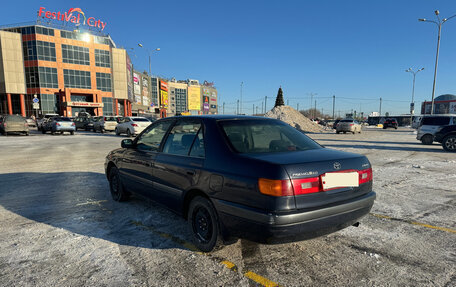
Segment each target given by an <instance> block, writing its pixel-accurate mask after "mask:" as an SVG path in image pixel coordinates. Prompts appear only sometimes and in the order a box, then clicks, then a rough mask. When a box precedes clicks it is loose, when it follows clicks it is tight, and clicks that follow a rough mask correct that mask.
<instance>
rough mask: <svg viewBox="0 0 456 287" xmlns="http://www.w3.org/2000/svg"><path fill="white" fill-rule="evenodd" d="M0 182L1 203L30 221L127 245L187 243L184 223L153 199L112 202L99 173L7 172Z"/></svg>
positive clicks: (164, 246)
mask: <svg viewBox="0 0 456 287" xmlns="http://www.w3.org/2000/svg"><path fill="white" fill-rule="evenodd" d="M0 182H1V183H2V184H1V186H0V205H1V206H2V207H3V208H5V209H6V210H9V211H10V212H13V213H15V214H17V215H19V216H21V217H24V218H26V219H28V220H31V221H35V222H40V223H43V224H47V225H49V226H52V227H55V228H62V229H64V230H67V231H69V232H72V233H76V234H80V235H83V236H88V237H95V238H100V239H104V240H107V241H110V242H113V243H117V244H121V245H128V246H136V247H144V248H152V249H170V248H180V249H186V247H184V245H185V244H183V243H185V242H190V241H191V234H190V232H189V230H188V229H187V228H188V227H187V222H186V221H185V220H184V219H183V218H182V217H180V216H178V215H177V214H175V213H173V212H171V211H169V210H167V209H165V208H162V207H160V206H158V205H156V204H155V203H153V202H152V201H150V200H145V199H144V198H140V197H137V196H133V197H132V198H131V199H130V200H129V201H127V202H115V201H113V200H112V199H111V195H110V192H109V185H108V181H107V180H106V176H105V175H104V174H102V173H94V172H56V173H6V174H0ZM0 213H1V211H0ZM6 216H7V215H5V214H0V218H5V217H6ZM11 222H13V220H11ZM14 222H17V221H14ZM18 228H19V227H18ZM50 244H51V243H50Z"/></svg>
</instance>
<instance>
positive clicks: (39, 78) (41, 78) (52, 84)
mask: <svg viewBox="0 0 456 287" xmlns="http://www.w3.org/2000/svg"><path fill="white" fill-rule="evenodd" d="M25 83H26V85H27V88H40V87H41V88H53V89H58V88H59V82H58V78H57V69H56V68H48V67H26V68H25Z"/></svg>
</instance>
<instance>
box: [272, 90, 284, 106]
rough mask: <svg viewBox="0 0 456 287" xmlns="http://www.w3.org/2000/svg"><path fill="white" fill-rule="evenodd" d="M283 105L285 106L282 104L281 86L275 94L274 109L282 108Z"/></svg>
mask: <svg viewBox="0 0 456 287" xmlns="http://www.w3.org/2000/svg"><path fill="white" fill-rule="evenodd" d="M284 105H285V103H284V102H283V92H282V86H280V88H279V92H278V93H277V98H276V101H275V105H274V108H275V107H278V106H284Z"/></svg>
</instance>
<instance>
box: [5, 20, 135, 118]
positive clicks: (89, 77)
mask: <svg viewBox="0 0 456 287" xmlns="http://www.w3.org/2000/svg"><path fill="white" fill-rule="evenodd" d="M2 31H4V33H3V34H5V33H20V34H21V36H20V39H21V42H22V43H21V48H22V60H23V67H24V81H25V89H26V93H25V94H24V93H21V94H17V92H16V93H15V91H13V92H12V93H11V92H9V91H8V89H9V88H8V85H7V82H8V81H9V79H11V78H14V77H12V76H8V75H7V74H8V59H7V58H5V57H3V58H2V55H5V53H0V74H2V73H3V75H4V76H3V78H4V82H3V86H4V88H3V91H2V88H1V87H0V114H1V113H4V114H13V113H18V114H22V115H23V116H31V115H32V114H33V115H44V114H47V113H57V114H60V115H62V116H68V117H74V116H77V115H78V114H79V113H80V112H88V113H89V114H91V115H93V116H98V115H125V116H127V115H131V97H129V94H128V93H129V89H128V81H129V79H128V75H127V63H129V59H128V60H127V58H128V55H127V53H126V51H125V50H124V49H117V48H116V47H115V43H114V42H113V41H112V40H111V38H110V37H109V36H105V35H102V34H99V33H98V34H97V33H91V32H80V31H71V30H63V29H55V28H52V27H49V26H44V25H31V26H25V27H8V28H3V29H2ZM3 34H0V37H2V35H3ZM0 40H1V39H0ZM0 43H1V41H0ZM0 48H1V49H4V48H5V49H6V47H0ZM16 49H17V45H16ZM16 52H17V51H16ZM0 79H1V75H0ZM1 84H2V83H0V86H1ZM20 85H21V84H19V86H20ZM20 88H21V87H20ZM19 90H20V89H19ZM2 92H3V93H2ZM37 99H38V100H37ZM34 102H35V104H34Z"/></svg>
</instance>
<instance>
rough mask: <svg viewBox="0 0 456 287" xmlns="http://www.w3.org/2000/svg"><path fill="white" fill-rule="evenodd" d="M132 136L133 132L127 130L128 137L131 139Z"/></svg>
mask: <svg viewBox="0 0 456 287" xmlns="http://www.w3.org/2000/svg"><path fill="white" fill-rule="evenodd" d="M131 136H132V134H131V131H130V129H127V137H129V138H130V137H131Z"/></svg>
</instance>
